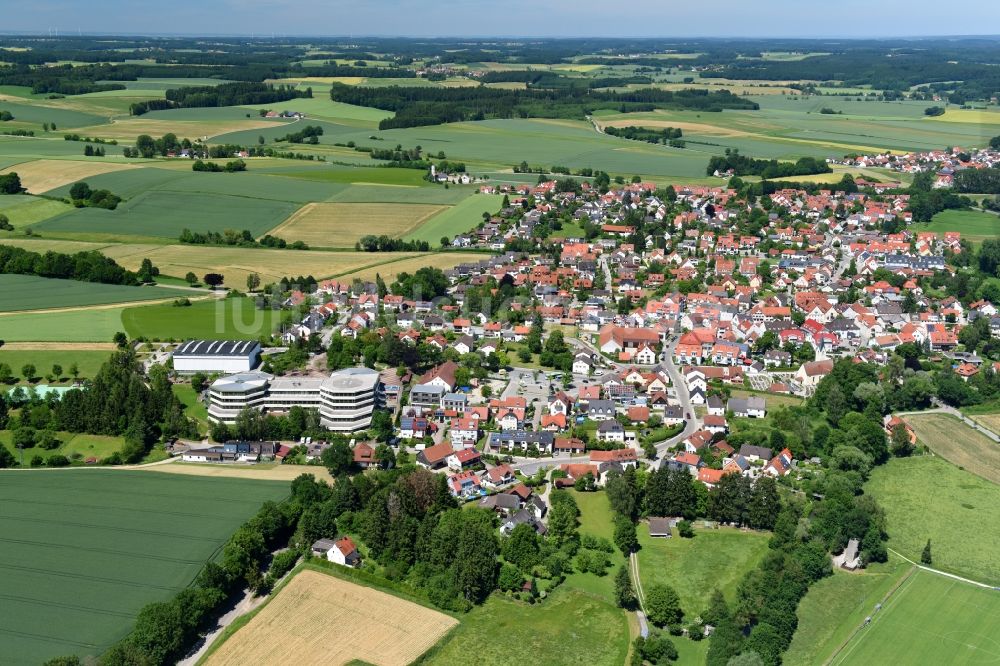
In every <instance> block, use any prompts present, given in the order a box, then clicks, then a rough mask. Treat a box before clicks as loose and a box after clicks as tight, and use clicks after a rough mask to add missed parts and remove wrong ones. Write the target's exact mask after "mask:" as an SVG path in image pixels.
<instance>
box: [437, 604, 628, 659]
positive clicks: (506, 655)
mask: <svg viewBox="0 0 1000 666" xmlns="http://www.w3.org/2000/svg"><path fill="white" fill-rule="evenodd" d="M461 620H462V624H461V625H459V626H458V627H457V628H456V629H455V630H454V631H452V633H451V634H450V636H449V637H448V638H447V639H446V642H445V643H444V645H443V646H442V647H441V648H440V649H438V650H436V651H435V652H433V654H432V655H431V656H430V657H429V658H427V659H426V660H425V661H424V662H423V663H426V664H440V665H441V666H450V665H451V664H461V663H469V662H471V661H474V662H475V663H476V664H480V665H481V666H508V665H509V664H539V663H545V664H546V666H576V665H577V664H580V663H587V664H592V665H594V666H620V665H621V664H623V663H625V656H626V654H627V653H628V648H629V638H628V637H629V630H628V620H627V619H626V617H625V614H624V613H623V612H622V611H620V610H619V609H617V608H615V607H614V606H613V605H611V604H609V603H606V602H604V601H602V600H600V599H596V598H594V597H592V596H589V595H587V594H584V593H581V592H577V591H573V590H562V589H559V590H556V591H555V592H554V593H553V594H552V595H551V596H550V597H549V598H548V599H546V600H545V601H543V602H542V603H540V604H536V605H534V606H529V605H528V604H525V603H522V602H517V601H508V600H506V599H504V598H503V597H500V596H498V595H494V596H492V597H491V598H490V599H489V600H488V601H487V602H486V603H485V604H483V605H482V606H479V607H476V608H474V609H473V610H472V611H471V612H470V613H468V614H467V615H465V616H464V617H462V618H461Z"/></svg>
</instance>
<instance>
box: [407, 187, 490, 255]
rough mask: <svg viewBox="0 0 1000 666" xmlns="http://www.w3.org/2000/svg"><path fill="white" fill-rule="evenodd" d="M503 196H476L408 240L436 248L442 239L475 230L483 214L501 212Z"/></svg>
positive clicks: (432, 219) (412, 233)
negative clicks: (425, 242) (425, 243)
mask: <svg viewBox="0 0 1000 666" xmlns="http://www.w3.org/2000/svg"><path fill="white" fill-rule="evenodd" d="M502 203H503V196H502V195H497V194H492V195H490V194H476V195H473V196H470V197H469V198H468V199H466V200H465V201H463V202H462V203H460V204H458V205H457V206H453V207H451V208H449V209H448V210H446V211H444V212H443V213H441V214H439V215H435V216H434V217H433V218H431V219H430V220H428V221H427V223H426V224H423V225H420V226H418V227H417V228H416V229H413V230H412V231H410V232H409V233H407V234H405V238H406V240H422V241H427V242H428V243H430V244H431V246H432V247H433V246H435V245H437V244H438V242H439V241H440V240H441V238H442V237H444V236H448V237H449V238H451V237H453V236H456V235H458V234H463V233H465V232H466V231H469V230H470V229H474V228H475V227H476V225H477V224H479V223H481V222H482V221H483V213H489V214H491V215H492V214H494V213H496V212H497V211H498V210H500V206H501V205H502Z"/></svg>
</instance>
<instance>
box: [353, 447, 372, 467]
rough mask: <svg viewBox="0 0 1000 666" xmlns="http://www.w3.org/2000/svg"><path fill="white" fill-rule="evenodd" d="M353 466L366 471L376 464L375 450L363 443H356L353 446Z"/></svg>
mask: <svg viewBox="0 0 1000 666" xmlns="http://www.w3.org/2000/svg"><path fill="white" fill-rule="evenodd" d="M354 464H355V465H357V466H358V467H360V468H361V469H367V468H369V467H371V466H372V465H375V464H377V462H376V460H375V449H373V448H372V447H371V446H370V445H368V444H366V443H365V442H358V443H357V444H356V445H355V446H354Z"/></svg>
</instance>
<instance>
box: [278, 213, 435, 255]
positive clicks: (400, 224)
mask: <svg viewBox="0 0 1000 666" xmlns="http://www.w3.org/2000/svg"><path fill="white" fill-rule="evenodd" d="M445 208H447V206H433V205H427V204H378V203H310V204H306V205H305V206H303V207H302V208H300V209H298V210H297V211H295V212H294V213H292V215H291V216H290V217H289V218H288V219H287V220H285V221H284V222H282V223H281V224H280V225H278V226H277V227H275V228H274V229H272V230H271V235H273V236H277V237H279V238H284V239H285V240H288V241H296V240H301V241H304V242H306V243H308V244H309V246H310V247H354V244H355V243H356V242H357V241H358V239H360V238H361V237H362V236H368V235H374V236H381V235H386V236H390V237H393V238H397V237H401V236H405V235H406V234H408V233H410V232H411V231H413V230H414V229H416V228H417V227H419V226H420V225H421V224H423V223H424V222H426V221H427V220H428V219H430V218H431V217H433V216H434V215H437V214H438V213H440V212H441V211H443V210H445Z"/></svg>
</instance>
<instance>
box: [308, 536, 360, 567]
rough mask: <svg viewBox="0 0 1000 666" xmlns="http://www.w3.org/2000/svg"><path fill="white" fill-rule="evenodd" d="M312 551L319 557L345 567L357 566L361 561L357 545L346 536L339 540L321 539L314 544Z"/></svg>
mask: <svg viewBox="0 0 1000 666" xmlns="http://www.w3.org/2000/svg"><path fill="white" fill-rule="evenodd" d="M312 551H313V554H314V555H316V556H318V557H325V558H326V559H327V560H328V561H330V562H333V563H334V564H339V565H341V566H345V567H356V566H358V565H359V564H360V563H361V556H360V555H359V554H358V548H357V546H355V545H354V542H353V541H351V538H350V537H346V536H345V537H341V538H339V539H337V540H333V539H320V540H319V541H317V542H316V543H314V544H313V545H312Z"/></svg>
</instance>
